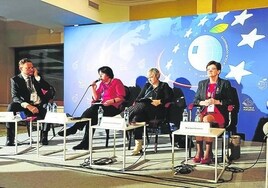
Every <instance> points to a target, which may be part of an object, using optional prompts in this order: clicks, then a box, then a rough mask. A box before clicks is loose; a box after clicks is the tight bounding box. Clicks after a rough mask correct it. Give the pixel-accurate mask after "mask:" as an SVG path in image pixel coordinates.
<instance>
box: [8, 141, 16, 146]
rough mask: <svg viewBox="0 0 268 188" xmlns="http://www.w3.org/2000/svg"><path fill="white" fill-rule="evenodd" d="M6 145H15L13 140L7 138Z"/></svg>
mask: <svg viewBox="0 0 268 188" xmlns="http://www.w3.org/2000/svg"><path fill="white" fill-rule="evenodd" d="M6 146H15V144H14V141H11V140H7V142H6Z"/></svg>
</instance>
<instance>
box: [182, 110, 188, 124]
mask: <svg viewBox="0 0 268 188" xmlns="http://www.w3.org/2000/svg"><path fill="white" fill-rule="evenodd" d="M188 120H189V119H188V112H187V109H186V108H185V109H184V110H183V113H182V121H188Z"/></svg>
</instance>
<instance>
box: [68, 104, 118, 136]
mask: <svg viewBox="0 0 268 188" xmlns="http://www.w3.org/2000/svg"><path fill="white" fill-rule="evenodd" d="M99 106H100V105H96V104H95V105H92V106H91V107H89V108H88V109H86V110H85V111H84V112H83V114H82V115H81V117H82V118H91V124H92V125H96V124H97V123H98V109H99ZM101 106H102V108H103V111H104V113H103V116H108V117H112V116H115V115H117V114H120V112H121V111H120V110H119V109H118V108H115V107H114V106H103V105H101ZM85 126H86V130H85V135H84V138H88V136H87V135H88V130H89V125H88V123H87V122H78V123H75V124H74V125H73V127H72V129H77V130H78V129H79V130H82V129H83V128H84V127H85Z"/></svg>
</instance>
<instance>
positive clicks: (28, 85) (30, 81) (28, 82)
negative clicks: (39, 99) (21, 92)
mask: <svg viewBox="0 0 268 188" xmlns="http://www.w3.org/2000/svg"><path fill="white" fill-rule="evenodd" d="M26 85H27V88H28V90H29V91H30V92H31V93H32V92H33V84H32V80H31V77H30V76H29V77H27V78H26Z"/></svg>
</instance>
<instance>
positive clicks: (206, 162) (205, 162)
mask: <svg viewBox="0 0 268 188" xmlns="http://www.w3.org/2000/svg"><path fill="white" fill-rule="evenodd" d="M210 163H211V158H210V157H209V158H207V159H205V158H202V159H201V161H200V164H210Z"/></svg>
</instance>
